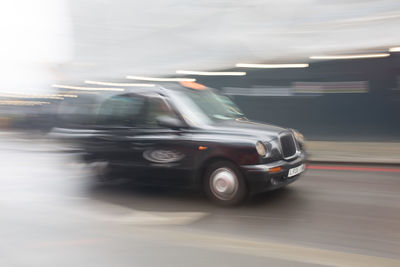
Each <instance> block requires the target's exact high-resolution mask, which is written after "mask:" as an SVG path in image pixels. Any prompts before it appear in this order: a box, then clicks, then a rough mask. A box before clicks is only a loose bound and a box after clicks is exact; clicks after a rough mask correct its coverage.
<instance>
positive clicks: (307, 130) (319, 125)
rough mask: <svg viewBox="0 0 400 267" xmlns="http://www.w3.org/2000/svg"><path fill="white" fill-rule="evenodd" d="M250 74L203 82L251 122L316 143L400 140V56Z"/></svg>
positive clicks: (208, 79)
mask: <svg viewBox="0 0 400 267" xmlns="http://www.w3.org/2000/svg"><path fill="white" fill-rule="evenodd" d="M246 71H247V76H244V77H228V78H226V77H224V78H221V77H208V78H205V77H199V78H198V81H199V82H201V83H204V84H207V85H208V86H210V87H215V88H218V89H220V90H221V91H222V92H224V93H227V94H229V95H231V97H233V98H234V100H235V102H236V103H237V104H238V105H239V106H240V108H241V109H242V110H243V111H244V112H245V113H246V114H247V115H248V117H249V118H251V119H254V120H258V121H264V122H269V123H275V124H277V125H282V126H286V127H292V128H296V129H298V130H301V131H302V132H304V134H305V135H306V136H307V137H308V138H310V139H313V140H348V141H351V140H356V141H363V140H375V141H400V115H399V114H400V53H397V54H396V53H394V54H392V55H391V56H390V57H387V58H380V59H358V60H336V61H326V62H316V63H312V64H310V67H309V68H304V69H268V70H260V69H259V70H250V71H249V70H248V69H247V70H246Z"/></svg>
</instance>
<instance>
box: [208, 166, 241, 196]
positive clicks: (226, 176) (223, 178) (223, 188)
mask: <svg viewBox="0 0 400 267" xmlns="http://www.w3.org/2000/svg"><path fill="white" fill-rule="evenodd" d="M210 187H211V191H212V193H213V194H214V195H215V196H216V197H217V198H219V199H221V200H230V199H232V198H233V197H234V196H235V194H236V192H237V190H238V179H237V177H236V175H235V173H234V172H233V171H232V170H230V169H228V168H219V169H216V170H215V171H214V172H213V173H212V174H211V179H210Z"/></svg>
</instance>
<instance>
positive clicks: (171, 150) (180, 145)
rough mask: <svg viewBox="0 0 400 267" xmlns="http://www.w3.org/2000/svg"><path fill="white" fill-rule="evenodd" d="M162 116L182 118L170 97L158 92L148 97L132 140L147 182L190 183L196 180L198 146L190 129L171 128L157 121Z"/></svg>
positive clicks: (184, 184)
mask: <svg viewBox="0 0 400 267" xmlns="http://www.w3.org/2000/svg"><path fill="white" fill-rule="evenodd" d="M159 116H169V117H172V118H175V119H179V120H181V119H182V118H180V115H179V114H178V113H177V112H176V111H175V110H174V109H173V107H172V106H171V105H170V103H169V102H168V99H167V98H165V97H164V96H161V95H158V94H150V95H148V96H146V103H145V108H144V112H143V121H142V124H141V125H140V126H138V127H137V129H136V133H135V136H134V137H133V139H132V143H131V146H132V149H133V150H135V153H138V152H139V154H140V155H138V156H137V157H135V158H136V159H138V160H139V161H140V162H138V163H139V165H141V166H142V167H143V169H144V172H145V176H144V180H143V182H146V183H156V184H161V185H178V186H182V187H186V186H190V185H191V184H192V183H193V181H194V172H193V169H194V162H193V161H194V153H195V152H196V151H195V149H194V148H195V146H194V144H193V142H192V139H191V136H192V135H191V133H190V130H188V129H183V128H182V129H171V128H168V127H162V126H160V125H159V124H158V123H157V118H158V117H159Z"/></svg>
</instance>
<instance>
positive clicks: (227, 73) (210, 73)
mask: <svg viewBox="0 0 400 267" xmlns="http://www.w3.org/2000/svg"><path fill="white" fill-rule="evenodd" d="M176 73H178V74H189V75H204V76H245V75H246V72H244V71H193V70H177V71H176Z"/></svg>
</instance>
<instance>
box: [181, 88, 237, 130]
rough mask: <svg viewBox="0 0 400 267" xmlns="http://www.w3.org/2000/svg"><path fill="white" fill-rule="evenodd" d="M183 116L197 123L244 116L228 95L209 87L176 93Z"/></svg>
mask: <svg viewBox="0 0 400 267" xmlns="http://www.w3.org/2000/svg"><path fill="white" fill-rule="evenodd" d="M176 96H177V98H178V102H179V103H178V105H179V106H180V107H181V110H182V111H183V113H184V116H185V117H186V118H187V119H189V120H191V121H195V122H197V123H207V122H210V121H214V122H215V121H220V120H232V119H237V118H244V115H243V113H242V112H241V111H240V109H239V108H238V107H237V106H236V105H235V104H234V103H233V102H232V100H231V99H230V98H229V97H226V96H223V95H220V94H217V93H214V92H213V90H211V89H204V90H183V91H179V92H177V94H176Z"/></svg>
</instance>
